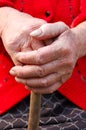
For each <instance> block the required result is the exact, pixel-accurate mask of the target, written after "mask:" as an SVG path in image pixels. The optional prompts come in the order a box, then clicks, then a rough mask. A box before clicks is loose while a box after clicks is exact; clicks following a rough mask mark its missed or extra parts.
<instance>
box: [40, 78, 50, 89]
mask: <svg viewBox="0 0 86 130" xmlns="http://www.w3.org/2000/svg"><path fill="white" fill-rule="evenodd" d="M48 84H49V83H48V80H47V79H44V80H41V85H42V86H43V87H47V86H48Z"/></svg>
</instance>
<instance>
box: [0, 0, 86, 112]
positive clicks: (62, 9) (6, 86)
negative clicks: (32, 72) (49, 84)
mask: <svg viewBox="0 0 86 130" xmlns="http://www.w3.org/2000/svg"><path fill="white" fill-rule="evenodd" d="M0 6H1V7H2V6H10V7H14V8H16V9H18V10H20V11H24V12H26V13H28V14H31V15H32V16H34V17H38V18H42V19H44V20H46V21H47V22H55V21H64V22H65V23H66V24H67V25H69V26H71V27H74V26H76V25H77V24H79V23H80V22H82V21H84V20H85V19H86V0H0ZM0 44H1V45H0V72H1V75H0V114H3V113H4V112H6V111H7V110H8V109H10V108H11V107H13V106H14V105H15V104H17V103H18V102H19V101H21V100H22V99H23V98H24V97H26V96H27V95H28V94H29V93H30V91H28V90H26V89H25V87H24V86H23V85H21V84H19V83H17V82H16V81H15V80H14V77H12V76H11V75H9V70H10V68H11V67H12V66H13V63H12V61H11V59H10V57H9V56H8V54H7V53H6V51H5V49H4V47H3V43H2V42H1V41H0ZM58 91H59V92H60V93H61V94H63V95H64V96H65V97H67V98H68V99H69V100H71V101H72V102H73V103H75V104H76V105H78V106H79V107H81V108H83V109H85V110H86V101H85V100H86V99H85V98H86V57H82V58H81V59H79V60H78V62H77V65H76V67H75V69H74V71H73V74H72V77H71V78H70V79H69V80H68V81H67V82H66V83H65V84H63V85H62V86H61V87H60V88H59V90H58Z"/></svg>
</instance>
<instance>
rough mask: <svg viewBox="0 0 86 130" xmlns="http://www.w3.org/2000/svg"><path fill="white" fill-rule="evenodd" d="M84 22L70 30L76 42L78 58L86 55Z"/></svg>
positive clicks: (85, 25) (85, 24) (85, 23)
mask: <svg viewBox="0 0 86 130" xmlns="http://www.w3.org/2000/svg"><path fill="white" fill-rule="evenodd" d="M85 27H86V22H83V23H81V24H80V25H78V26H76V27H75V28H72V29H71V30H72V32H73V33H74V35H75V37H76V41H77V50H78V51H77V53H78V58H80V57H83V56H85V55H86V29H85Z"/></svg>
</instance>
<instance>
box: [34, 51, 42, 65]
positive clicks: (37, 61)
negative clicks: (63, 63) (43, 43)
mask: <svg viewBox="0 0 86 130" xmlns="http://www.w3.org/2000/svg"><path fill="white" fill-rule="evenodd" d="M36 63H37V64H38V65H42V64H43V63H44V54H42V53H41V49H38V50H37V55H36Z"/></svg>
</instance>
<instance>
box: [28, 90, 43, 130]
mask: <svg viewBox="0 0 86 130" xmlns="http://www.w3.org/2000/svg"><path fill="white" fill-rule="evenodd" d="M40 106H41V95H40V94H36V93H34V92H31V97H30V112H29V122H28V130H38V127H39V118H40Z"/></svg>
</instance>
